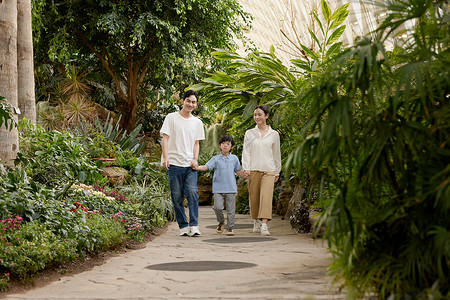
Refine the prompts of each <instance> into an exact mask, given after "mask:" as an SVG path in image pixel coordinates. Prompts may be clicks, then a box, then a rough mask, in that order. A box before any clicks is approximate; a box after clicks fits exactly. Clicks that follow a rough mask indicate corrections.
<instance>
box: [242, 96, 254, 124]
mask: <svg viewBox="0 0 450 300" xmlns="http://www.w3.org/2000/svg"><path fill="white" fill-rule="evenodd" d="M257 105H258V99H256V98H255V97H254V98H252V99H251V100H250V102H248V103H247V105H246V106H245V109H244V114H243V117H244V118H245V119H246V118H248V117H250V116H251V115H252V114H253V111H254V110H255V107H256V106H257Z"/></svg>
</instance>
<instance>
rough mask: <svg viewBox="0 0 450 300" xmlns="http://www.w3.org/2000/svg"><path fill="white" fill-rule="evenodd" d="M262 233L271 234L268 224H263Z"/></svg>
mask: <svg viewBox="0 0 450 300" xmlns="http://www.w3.org/2000/svg"><path fill="white" fill-rule="evenodd" d="M261 235H270V232H269V228H267V224H265V223H262V224H261Z"/></svg>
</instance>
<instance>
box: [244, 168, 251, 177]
mask: <svg viewBox="0 0 450 300" xmlns="http://www.w3.org/2000/svg"><path fill="white" fill-rule="evenodd" d="M244 178H245V179H249V178H250V171H249V170H245V171H244Z"/></svg>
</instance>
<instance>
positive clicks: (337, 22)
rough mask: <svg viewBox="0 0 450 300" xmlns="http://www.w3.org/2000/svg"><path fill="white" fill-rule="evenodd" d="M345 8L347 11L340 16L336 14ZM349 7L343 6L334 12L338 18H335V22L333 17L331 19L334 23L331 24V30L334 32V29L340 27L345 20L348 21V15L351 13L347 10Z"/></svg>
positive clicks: (341, 12) (340, 13)
mask: <svg viewBox="0 0 450 300" xmlns="http://www.w3.org/2000/svg"><path fill="white" fill-rule="evenodd" d="M344 7H345V10H343V11H340V12H339V14H336V13H337V12H338V11H339V10H340V9H341V8H344ZM347 7H348V3H347V4H345V5H343V6H341V7H339V9H338V10H336V11H335V12H334V14H333V16H334V15H335V14H336V16H335V17H334V20H333V16H331V19H332V20H333V23H331V26H330V29H329V30H332V29H334V28H336V27H338V26H339V25H341V24H342V23H343V22H344V21H345V19H347V17H348V13H349V11H348V10H347Z"/></svg>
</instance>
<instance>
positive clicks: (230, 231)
mask: <svg viewBox="0 0 450 300" xmlns="http://www.w3.org/2000/svg"><path fill="white" fill-rule="evenodd" d="M227 235H228V236H233V235H234V231H233V229H231V228H228V229H227Z"/></svg>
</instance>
